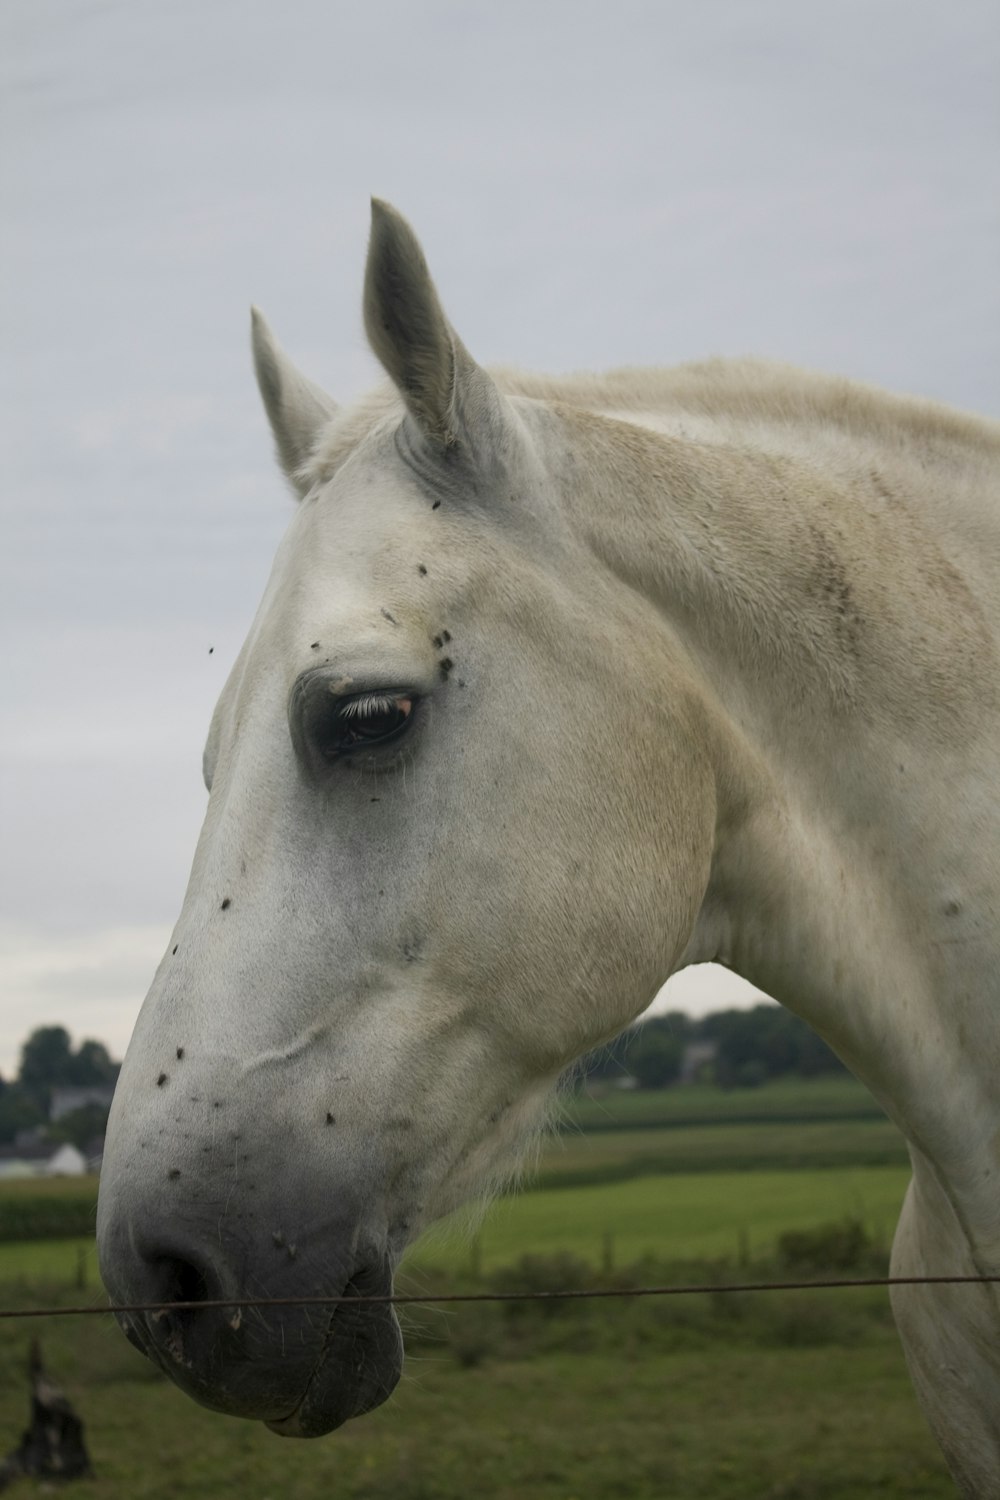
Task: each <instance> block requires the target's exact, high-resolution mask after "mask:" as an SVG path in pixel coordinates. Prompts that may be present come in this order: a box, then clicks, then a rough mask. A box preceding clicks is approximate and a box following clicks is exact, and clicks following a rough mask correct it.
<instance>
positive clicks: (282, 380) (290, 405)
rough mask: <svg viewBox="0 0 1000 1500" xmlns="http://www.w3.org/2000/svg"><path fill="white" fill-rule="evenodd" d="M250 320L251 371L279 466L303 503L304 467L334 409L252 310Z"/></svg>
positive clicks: (326, 397) (306, 489) (328, 399)
mask: <svg viewBox="0 0 1000 1500" xmlns="http://www.w3.org/2000/svg"><path fill="white" fill-rule="evenodd" d="M250 319H251V325H252V326H251V342H252V345H253V363H254V369H255V371H256V373H257V384H258V386H259V387H260V394H261V399H262V400H263V402H264V410H265V411H266V412H267V419H268V421H269V422H270V424H271V431H272V432H273V433H274V443H275V447H276V448H277V450H278V462H279V463H280V464H281V467H282V469H284V471H285V475H286V477H287V479H288V480H289V482H290V483H291V485H292V487H293V489H294V490H295V491H296V492H297V494H298V495H299V497H300V498H301V497H302V496H303V495H305V494H306V492H307V491H308V489H309V486H308V484H307V483H306V482H305V481H304V480H303V479H302V477H301V473H300V471H301V468H302V465H303V464H304V463H305V461H306V459H307V458H308V457H309V456H310V454H311V453H312V450H313V448H314V446H315V444H316V439H317V438H318V437H319V434H320V433H321V432H322V430H323V428H324V427H325V426H326V424H327V422H329V420H330V418H331V417H332V416H333V414H334V412H335V411H336V410H337V403H336V402H335V401H334V399H333V397H332V396H328V395H327V394H326V392H325V391H323V390H320V388H319V386H318V385H313V383H312V381H311V380H308V379H307V378H306V377H305V375H302V374H300V372H299V371H298V370H297V369H296V368H295V366H294V365H293V364H292V362H291V360H290V359H289V358H288V355H287V354H286V353H285V352H284V350H283V349H282V348H281V345H280V344H279V343H278V341H277V339H276V338H275V337H274V334H273V333H272V332H271V330H270V328H269V327H268V324H267V320H266V318H265V317H264V314H263V313H262V312H260V311H259V310H258V309H257V308H256V307H252V308H251V309H250Z"/></svg>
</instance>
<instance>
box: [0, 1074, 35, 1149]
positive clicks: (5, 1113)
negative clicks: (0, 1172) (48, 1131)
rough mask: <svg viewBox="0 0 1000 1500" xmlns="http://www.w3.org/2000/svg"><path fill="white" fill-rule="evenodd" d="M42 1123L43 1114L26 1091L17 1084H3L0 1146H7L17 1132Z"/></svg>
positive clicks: (0, 1113)
mask: <svg viewBox="0 0 1000 1500" xmlns="http://www.w3.org/2000/svg"><path fill="white" fill-rule="evenodd" d="M44 1123H45V1112H44V1111H43V1110H42V1109H40V1108H39V1106H38V1105H37V1104H36V1103H35V1101H34V1099H32V1097H31V1095H30V1094H29V1093H28V1092H27V1090H26V1089H23V1088H22V1087H21V1085H20V1084H18V1083H5V1084H4V1086H3V1088H2V1089H0V1144H2V1145H7V1144H8V1143H9V1142H10V1141H12V1140H13V1139H14V1137H15V1136H16V1135H17V1132H18V1131H19V1130H30V1129H31V1127H32V1126H33V1125H43V1124H44Z"/></svg>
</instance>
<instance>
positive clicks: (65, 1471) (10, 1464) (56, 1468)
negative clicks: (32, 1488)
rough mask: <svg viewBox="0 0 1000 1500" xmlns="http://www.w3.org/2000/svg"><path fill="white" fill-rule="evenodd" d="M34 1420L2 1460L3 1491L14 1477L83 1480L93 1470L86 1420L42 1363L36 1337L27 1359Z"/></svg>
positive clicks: (1, 1477)
mask: <svg viewBox="0 0 1000 1500" xmlns="http://www.w3.org/2000/svg"><path fill="white" fill-rule="evenodd" d="M28 1376H29V1379H30V1382H31V1422H30V1424H29V1426H28V1427H27V1428H26V1429H25V1431H24V1433H23V1434H22V1437H21V1441H20V1444H19V1445H18V1447H17V1448H15V1450H14V1452H13V1453H11V1454H8V1456H7V1457H6V1458H5V1459H4V1460H3V1461H2V1462H0V1490H2V1489H4V1488H5V1487H6V1486H7V1485H8V1484H10V1483H11V1481H12V1480H14V1479H21V1478H25V1477H28V1476H30V1477H32V1478H36V1479H84V1478H89V1477H90V1476H91V1475H92V1473H93V1470H92V1469H91V1467H90V1459H89V1457H88V1455H87V1449H86V1446H85V1444H84V1441H83V1423H82V1422H81V1421H80V1418H79V1417H78V1416H77V1414H76V1412H75V1411H74V1410H73V1408H72V1406H71V1405H70V1402H69V1400H68V1398H67V1397H66V1396H64V1395H63V1393H62V1391H61V1390H60V1389H59V1387H58V1386H56V1385H53V1383H52V1381H51V1380H50V1379H49V1377H48V1376H47V1375H46V1373H45V1370H44V1368H43V1366H42V1352H41V1349H40V1348H39V1345H38V1341H37V1339H36V1340H34V1341H33V1342H32V1345H31V1354H30V1356H29V1359H28Z"/></svg>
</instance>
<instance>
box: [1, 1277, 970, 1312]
mask: <svg viewBox="0 0 1000 1500" xmlns="http://www.w3.org/2000/svg"><path fill="white" fill-rule="evenodd" d="M997 1284H1000V1275H997V1276H838V1277H828V1278H825V1279H823V1280H819V1279H815V1278H812V1279H806V1280H802V1281H732V1282H708V1283H705V1282H698V1283H694V1282H679V1283H675V1284H673V1285H670V1286H636V1287H561V1288H556V1289H554V1290H550V1291H523V1292H521V1291H492V1292H384V1293H371V1294H369V1293H361V1294H356V1293H354V1292H345V1293H342V1294H341V1295H339V1296H336V1297H251V1298H247V1297H208V1298H197V1299H189V1300H186V1301H182V1300H178V1301H175V1302H128V1303H88V1304H85V1305H83V1306H77V1307H25V1308H0V1320H13V1319H15V1318H74V1317H76V1318H79V1317H102V1316H103V1317H107V1316H111V1315H114V1314H118V1313H121V1314H124V1315H131V1314H135V1313H162V1312H196V1311H206V1310H208V1309H210V1308H224V1307H238V1308H245V1309H249V1308H260V1307H337V1306H339V1305H340V1304H341V1303H343V1302H351V1303H354V1304H357V1303H359V1302H360V1303H372V1304H383V1305H384V1304H389V1305H391V1306H396V1307H407V1306H412V1305H420V1304H423V1305H427V1304H429V1303H442V1302H451V1303H454V1302H586V1301H596V1300H598V1299H601V1300H609V1299H612V1298H631V1297H691V1296H698V1295H702V1296H705V1295H711V1296H718V1295H719V1294H720V1293H735V1292H754V1293H756V1292H820V1291H841V1290H846V1289H849V1288H857V1287H894V1286H993V1285H997Z"/></svg>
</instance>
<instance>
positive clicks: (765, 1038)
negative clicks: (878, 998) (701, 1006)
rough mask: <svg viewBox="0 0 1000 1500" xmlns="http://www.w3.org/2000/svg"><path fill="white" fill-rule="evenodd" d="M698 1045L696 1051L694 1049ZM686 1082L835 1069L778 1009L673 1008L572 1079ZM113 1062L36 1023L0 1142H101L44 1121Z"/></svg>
mask: <svg viewBox="0 0 1000 1500" xmlns="http://www.w3.org/2000/svg"><path fill="white" fill-rule="evenodd" d="M698 1044H701V1045H700V1046H699V1045H698ZM685 1062H687V1063H688V1064H689V1065H692V1064H693V1066H691V1067H690V1068H689V1071H690V1074H691V1076H693V1077H695V1078H697V1079H698V1080H699V1081H702V1082H706V1083H714V1084H717V1085H718V1086H719V1087H721V1088H727V1089H730V1088H753V1087H754V1086H755V1085H757V1084H761V1083H766V1082H767V1080H768V1079H771V1078H781V1077H784V1076H786V1075H788V1074H794V1075H797V1076H798V1077H800V1078H812V1077H815V1076H817V1075H818V1074H821V1073H836V1072H842V1071H843V1070H844V1065H843V1063H842V1062H841V1061H840V1059H839V1058H838V1057H837V1056H836V1054H835V1053H833V1052H831V1050H830V1048H829V1047H828V1046H827V1045H826V1043H825V1042H824V1041H823V1039H822V1038H821V1037H819V1036H818V1035H817V1034H816V1032H815V1031H813V1029H812V1027H811V1026H808V1025H807V1024H806V1022H805V1021H802V1020H800V1019H799V1017H798V1016H795V1015H793V1014H792V1012H791V1011H788V1010H785V1009H783V1007H782V1006H780V1005H755V1006H754V1007H753V1009H752V1010H722V1011H716V1012H714V1013H713V1014H712V1015H708V1016H703V1017H702V1018H701V1019H700V1020H697V1021H696V1020H694V1019H693V1018H692V1017H691V1016H688V1015H686V1014H685V1013H684V1012H683V1011H671V1012H669V1013H668V1014H667V1015H663V1016H650V1017H647V1018H645V1019H643V1020H641V1021H639V1022H637V1023H636V1024H635V1025H633V1026H630V1027H629V1028H628V1030H627V1031H623V1032H622V1033H621V1035H620V1036H618V1037H616V1038H615V1040H614V1041H613V1042H611V1043H609V1044H608V1046H606V1047H601V1048H599V1049H598V1050H597V1051H596V1052H592V1053H590V1054H589V1056H587V1057H586V1058H585V1059H584V1061H583V1063H582V1064H581V1067H580V1073H581V1076H583V1077H585V1078H590V1079H604V1080H607V1081H608V1082H615V1081H620V1080H622V1079H634V1081H635V1083H636V1084H638V1086H639V1087H640V1088H645V1089H662V1088H668V1087H670V1085H672V1084H675V1083H677V1082H678V1080H679V1079H680V1077H681V1074H682V1070H683V1069H684V1067H685ZM120 1068H121V1063H119V1062H116V1061H115V1060H114V1058H112V1057H111V1055H110V1053H109V1052H108V1050H107V1048H106V1047H105V1046H104V1044H103V1042H96V1041H93V1040H91V1039H87V1040H86V1041H83V1042H81V1043H80V1045H79V1046H78V1047H76V1048H74V1047H73V1044H72V1041H71V1039H70V1035H69V1032H68V1031H67V1030H66V1028H65V1027H64V1026H40V1027H39V1028H38V1029H37V1030H35V1031H33V1032H32V1033H31V1035H30V1036H29V1037H28V1039H27V1041H26V1042H25V1043H24V1045H23V1046H22V1048H21V1059H20V1066H19V1068H18V1072H17V1076H16V1078H13V1079H11V1080H9V1081H7V1080H5V1079H3V1078H2V1077H0V1144H2V1143H9V1142H10V1141H13V1140H14V1138H15V1136H16V1135H17V1132H18V1131H19V1130H27V1129H31V1128H32V1127H37V1126H44V1127H45V1128H46V1133H47V1135H48V1136H49V1137H50V1138H52V1139H56V1140H69V1141H73V1142H74V1144H76V1145H78V1146H83V1145H84V1144H85V1143H86V1142H87V1141H89V1140H91V1139H92V1138H93V1137H94V1136H95V1135H101V1134H103V1132H104V1127H105V1125H106V1123H107V1113H108V1112H107V1109H106V1108H105V1107H103V1106H101V1105H97V1104H88V1105H85V1106H84V1107H83V1108H82V1109H78V1110H74V1111H73V1112H72V1113H71V1114H68V1115H65V1116H64V1117H63V1118H62V1119H61V1120H58V1121H55V1122H50V1121H49V1110H50V1106H51V1100H52V1091H53V1089H56V1088H61V1087H67V1086H72V1085H76V1086H77V1087H83V1088H89V1087H94V1086H99V1085H106V1084H113V1083H114V1082H115V1080H116V1079H117V1077H118V1072H119V1069H120Z"/></svg>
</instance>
